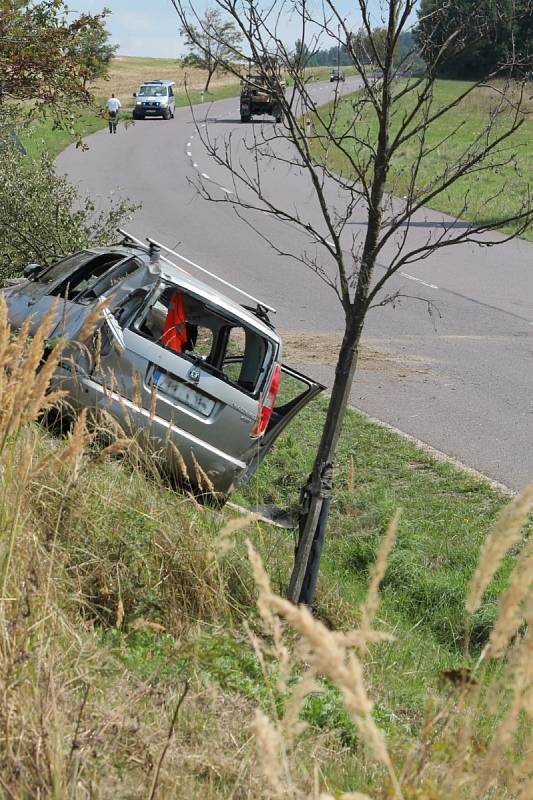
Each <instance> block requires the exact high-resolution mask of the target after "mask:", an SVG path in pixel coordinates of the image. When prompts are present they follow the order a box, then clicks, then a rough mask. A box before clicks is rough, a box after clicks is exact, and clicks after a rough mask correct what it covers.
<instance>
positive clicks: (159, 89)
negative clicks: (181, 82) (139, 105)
mask: <svg viewBox="0 0 533 800" xmlns="http://www.w3.org/2000/svg"><path fill="white" fill-rule="evenodd" d="M139 95H140V96H141V97H166V96H167V87H166V86H155V85H153V84H151V85H148V86H141V88H140V89H139Z"/></svg>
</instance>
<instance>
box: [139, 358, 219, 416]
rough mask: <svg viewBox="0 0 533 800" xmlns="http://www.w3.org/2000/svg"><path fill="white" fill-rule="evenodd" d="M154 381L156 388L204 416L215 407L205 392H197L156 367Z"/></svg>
mask: <svg viewBox="0 0 533 800" xmlns="http://www.w3.org/2000/svg"><path fill="white" fill-rule="evenodd" d="M153 380H154V383H155V385H156V386H157V388H158V390H159V391H160V392H161V393H162V394H164V395H166V396H167V397H169V398H171V399H172V400H177V402H178V403H182V404H183V405H184V406H187V407H188V408H192V409H193V410H194V411H197V412H198V413H199V414H202V416H204V417H208V416H209V415H210V414H211V412H212V411H213V409H214V407H215V401H214V400H212V399H211V398H210V397H206V396H205V394H201V393H200V392H197V391H196V390H195V389H192V388H191V387H190V386H187V384H185V383H181V382H180V381H177V380H175V378H172V377H171V376H170V375H168V374H167V373H166V372H161V371H160V370H158V369H156V370H155V371H154V378H153Z"/></svg>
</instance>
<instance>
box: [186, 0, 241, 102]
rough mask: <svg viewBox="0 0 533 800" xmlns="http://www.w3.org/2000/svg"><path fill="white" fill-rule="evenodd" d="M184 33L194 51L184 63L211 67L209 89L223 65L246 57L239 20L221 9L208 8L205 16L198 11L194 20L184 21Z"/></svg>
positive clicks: (187, 45) (209, 68)
mask: <svg viewBox="0 0 533 800" xmlns="http://www.w3.org/2000/svg"><path fill="white" fill-rule="evenodd" d="M181 35H182V36H183V37H184V38H185V46H186V47H187V48H188V49H189V51H190V53H189V55H188V56H187V57H186V59H185V60H184V63H185V64H191V65H192V66H198V67H200V68H202V69H205V70H207V80H206V82H205V87H204V91H206V92H207V91H208V90H209V84H210V83H211V78H212V77H213V75H214V74H215V72H216V71H217V69H218V68H219V67H222V66H225V65H226V64H227V63H228V62H229V63H232V64H233V63H235V62H237V61H240V60H242V57H243V56H242V53H241V52H240V50H239V45H240V43H241V41H242V38H243V37H242V34H241V32H240V31H239V30H238V27H237V25H236V24H235V22H234V21H232V20H231V19H228V18H225V17H224V16H223V15H222V13H221V12H220V10H219V9H217V8H208V9H207V10H206V12H205V14H204V16H203V17H199V16H198V15H197V14H195V15H194V18H193V20H192V21H190V22H189V20H188V19H187V20H184V22H183V27H182V29H181Z"/></svg>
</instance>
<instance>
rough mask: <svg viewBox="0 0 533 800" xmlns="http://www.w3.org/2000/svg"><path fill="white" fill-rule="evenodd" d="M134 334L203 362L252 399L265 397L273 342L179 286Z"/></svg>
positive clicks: (145, 313) (152, 307)
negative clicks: (264, 386) (265, 381)
mask: <svg viewBox="0 0 533 800" xmlns="http://www.w3.org/2000/svg"><path fill="white" fill-rule="evenodd" d="M132 328H133V329H135V330H136V331H137V332H138V333H140V334H141V335H142V336H145V337H146V338H148V339H151V340H152V341H154V342H157V343H158V344H160V345H161V346H162V347H164V348H165V349H170V350H172V351H174V352H176V353H178V354H179V355H181V356H183V357H184V358H186V359H190V360H191V361H197V360H198V359H201V360H202V361H203V362H204V364H205V367H206V368H207V369H211V370H212V371H213V372H214V373H215V374H217V375H218V376H219V377H220V378H222V379H223V380H225V381H227V382H229V383H231V384H233V385H235V386H237V387H238V388H240V389H241V390H243V391H245V392H247V393H249V394H252V395H254V394H257V393H258V392H259V391H260V389H261V387H262V384H263V381H264V378H265V375H266V372H267V370H268V367H269V365H270V363H271V360H272V355H273V348H274V344H273V342H271V341H270V340H269V339H267V338H266V337H264V336H261V334H260V333H258V332H257V331H255V330H254V329H252V328H250V327H248V326H247V325H243V324H241V323H240V322H239V321H238V320H236V319H231V318H229V317H227V316H224V315H223V313H220V312H219V311H218V310H217V309H216V308H214V307H211V306H209V305H208V304H207V303H205V302H204V301H203V300H201V299H200V298H198V297H195V296H193V295H192V294H189V293H187V292H184V291H182V290H181V289H180V288H179V287H176V286H172V287H169V286H166V287H165V288H163V290H162V291H161V293H159V294H157V296H156V297H155V298H153V299H152V301H151V302H150V303H149V305H148V307H144V308H143V309H142V311H141V313H140V315H139V316H138V317H137V318H136V319H134V321H133V323H132Z"/></svg>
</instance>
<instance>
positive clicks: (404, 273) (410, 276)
mask: <svg viewBox="0 0 533 800" xmlns="http://www.w3.org/2000/svg"><path fill="white" fill-rule="evenodd" d="M400 275H403V277H404V278H409V280H410V281H416V282H417V283H421V284H422V286H427V287H428V288H429V289H438V288H439V287H438V286H435V284H434V283H426V281H423V280H421V278H415V276H414V275H408V274H407V272H400Z"/></svg>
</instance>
